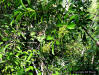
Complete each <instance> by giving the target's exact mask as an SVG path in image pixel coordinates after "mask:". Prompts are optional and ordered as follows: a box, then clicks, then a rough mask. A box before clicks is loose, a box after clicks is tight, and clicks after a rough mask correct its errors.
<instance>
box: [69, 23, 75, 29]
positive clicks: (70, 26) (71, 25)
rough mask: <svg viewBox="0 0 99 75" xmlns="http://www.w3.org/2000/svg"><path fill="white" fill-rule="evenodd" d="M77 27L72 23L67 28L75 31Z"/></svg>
mask: <svg viewBox="0 0 99 75" xmlns="http://www.w3.org/2000/svg"><path fill="white" fill-rule="evenodd" d="M75 25H76V24H74V23H71V24H69V25H67V28H68V29H74V28H75Z"/></svg>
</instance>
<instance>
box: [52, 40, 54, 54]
mask: <svg viewBox="0 0 99 75" xmlns="http://www.w3.org/2000/svg"><path fill="white" fill-rule="evenodd" d="M52 54H53V55H54V42H52Z"/></svg>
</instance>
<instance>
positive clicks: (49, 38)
mask: <svg viewBox="0 0 99 75" xmlns="http://www.w3.org/2000/svg"><path fill="white" fill-rule="evenodd" d="M46 39H47V40H54V37H52V36H50V35H48V36H47V38H46Z"/></svg>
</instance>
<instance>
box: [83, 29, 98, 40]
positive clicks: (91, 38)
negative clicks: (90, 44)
mask: <svg viewBox="0 0 99 75" xmlns="http://www.w3.org/2000/svg"><path fill="white" fill-rule="evenodd" d="M82 28H83V29H84V31H85V32H86V33H87V35H88V36H89V37H90V38H91V39H92V40H93V41H95V42H97V41H96V40H95V39H94V38H93V37H92V36H91V35H90V34H89V33H88V31H87V29H86V28H85V27H82Z"/></svg>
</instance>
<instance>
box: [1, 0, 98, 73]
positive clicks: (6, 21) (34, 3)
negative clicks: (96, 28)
mask: <svg viewBox="0 0 99 75" xmlns="http://www.w3.org/2000/svg"><path fill="white" fill-rule="evenodd" d="M62 2H63V0H19V1H18V0H10V1H9V0H1V1H0V74H12V75H14V74H17V75H24V74H25V75H27V74H28V75H35V74H37V75H41V74H42V75H50V74H52V75H61V74H62V75H64V74H66V73H70V72H71V71H74V70H88V69H90V70H93V69H94V70H95V69H98V68H99V66H98V67H97V66H96V65H97V64H99V59H98V57H97V54H98V52H99V51H98V49H97V48H96V46H95V47H94V48H93V47H91V46H94V45H93V44H94V42H92V41H91V39H89V37H88V36H87V35H86V33H85V31H84V30H83V28H86V29H90V24H91V22H92V20H91V18H90V13H89V12H88V11H87V8H88V6H89V5H90V2H88V1H85V2H82V0H79V1H77V0H73V1H72V0H71V3H70V6H69V9H68V10H66V8H65V7H63V6H62ZM90 32H91V31H90ZM91 49H92V50H91ZM89 54H90V55H91V56H89ZM95 54H96V57H95ZM93 57H94V58H93ZM93 59H95V61H94V63H93V61H92V60H93ZM97 62H98V63H97ZM89 67H90V68H89Z"/></svg>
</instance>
